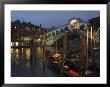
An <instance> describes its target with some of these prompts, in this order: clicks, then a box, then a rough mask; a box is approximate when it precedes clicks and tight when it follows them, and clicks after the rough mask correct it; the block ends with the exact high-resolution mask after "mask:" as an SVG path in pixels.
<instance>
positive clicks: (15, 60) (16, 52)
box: [11, 47, 43, 67]
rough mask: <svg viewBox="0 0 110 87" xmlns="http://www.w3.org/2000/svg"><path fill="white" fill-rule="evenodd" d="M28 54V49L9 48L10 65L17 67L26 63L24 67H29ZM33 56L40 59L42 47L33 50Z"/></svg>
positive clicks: (29, 52)
mask: <svg viewBox="0 0 110 87" xmlns="http://www.w3.org/2000/svg"><path fill="white" fill-rule="evenodd" d="M30 54H31V50H30V48H19V49H18V48H11V62H12V64H16V65H18V64H19V63H21V62H22V63H24V62H26V61H27V63H26V66H27V67H29V66H30V64H29V61H30ZM35 55H36V56H37V57H42V55H43V48H42V47H36V48H35Z"/></svg>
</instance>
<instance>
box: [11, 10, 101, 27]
mask: <svg viewBox="0 0 110 87" xmlns="http://www.w3.org/2000/svg"><path fill="white" fill-rule="evenodd" d="M97 16H100V11H12V12H11V21H14V20H20V21H25V22H32V24H34V25H38V26H39V25H40V24H42V27H45V28H51V27H52V26H58V25H59V26H63V25H65V24H67V23H68V20H69V19H70V18H71V17H76V18H77V17H78V18H81V19H83V20H85V21H88V20H89V19H91V18H94V17H97Z"/></svg>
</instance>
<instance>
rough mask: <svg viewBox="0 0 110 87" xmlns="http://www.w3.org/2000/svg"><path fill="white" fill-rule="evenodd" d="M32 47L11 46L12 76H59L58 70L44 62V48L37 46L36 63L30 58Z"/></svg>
mask: <svg viewBox="0 0 110 87" xmlns="http://www.w3.org/2000/svg"><path fill="white" fill-rule="evenodd" d="M30 56H31V50H30V48H22V49H16V48H11V76H12V77H59V76H60V74H59V73H58V72H55V71H53V70H52V69H50V68H49V67H48V64H45V65H44V63H43V56H44V55H43V48H42V47H36V48H35V56H34V63H32V62H31V59H30Z"/></svg>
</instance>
